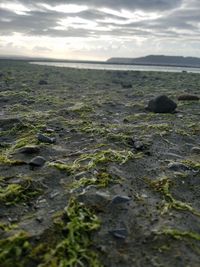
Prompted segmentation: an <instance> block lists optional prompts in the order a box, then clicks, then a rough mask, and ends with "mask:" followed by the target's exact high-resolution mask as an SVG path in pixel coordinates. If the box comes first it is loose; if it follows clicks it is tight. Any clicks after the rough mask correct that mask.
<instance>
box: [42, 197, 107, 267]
mask: <svg viewBox="0 0 200 267" xmlns="http://www.w3.org/2000/svg"><path fill="white" fill-rule="evenodd" d="M63 218H65V219H64V220H63V219H61V220H60V219H58V220H57V221H55V223H56V224H57V225H58V227H59V228H60V229H62V232H63V233H66V234H65V235H63V236H62V238H61V240H60V241H59V242H58V243H57V244H56V246H55V248H53V249H51V250H50V251H49V252H48V253H47V254H46V255H44V262H43V263H41V264H40V265H39V267H54V266H62V267H81V266H93V267H101V266H102V265H101V263H100V262H99V260H98V255H97V253H96V252H94V251H93V250H92V249H91V245H92V242H91V238H90V234H91V233H92V232H93V231H95V230H97V229H99V227H100V221H99V219H98V218H97V216H96V215H94V214H93V213H92V212H91V211H90V210H89V209H88V208H86V207H85V206H84V205H83V204H82V203H79V202H77V201H76V200H75V199H74V198H72V199H71V200H70V202H69V204H68V206H67V208H66V209H65V212H64V214H63ZM65 220H66V222H65Z"/></svg>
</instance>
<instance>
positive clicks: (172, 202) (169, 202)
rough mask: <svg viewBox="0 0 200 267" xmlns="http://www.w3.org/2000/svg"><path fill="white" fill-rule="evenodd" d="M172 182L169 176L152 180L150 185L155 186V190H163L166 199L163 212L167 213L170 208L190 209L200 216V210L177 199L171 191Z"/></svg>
mask: <svg viewBox="0 0 200 267" xmlns="http://www.w3.org/2000/svg"><path fill="white" fill-rule="evenodd" d="M171 184H172V182H171V180H170V179H169V178H168V177H165V176H164V177H161V178H160V179H157V180H155V181H150V185H151V187H152V188H154V190H155V191H158V192H161V193H162V194H163V195H164V197H165V200H166V203H165V204H164V206H163V209H162V212H161V213H162V214H163V213H166V212H167V211H168V210H169V209H170V208H174V209H176V210H182V211H189V212H191V213H193V214H194V215H196V216H199V217H200V212H199V211H197V210H196V209H194V208H193V207H192V206H191V205H189V204H188V203H185V202H182V201H180V200H177V199H175V198H174V197H173V196H172V194H171V192H170V185H171Z"/></svg>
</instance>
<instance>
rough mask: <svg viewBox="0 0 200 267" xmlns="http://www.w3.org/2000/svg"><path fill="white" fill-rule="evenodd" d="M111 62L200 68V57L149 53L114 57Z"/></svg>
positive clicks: (108, 61)
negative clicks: (146, 54)
mask: <svg viewBox="0 0 200 267" xmlns="http://www.w3.org/2000/svg"><path fill="white" fill-rule="evenodd" d="M107 63H110V64H130V65H154V66H155V65H156V66H180V67H196V68H200V58H197V57H182V56H164V55H149V56H146V57H139V58H123V57H119V58H118V57H113V58H110V59H108V60H107Z"/></svg>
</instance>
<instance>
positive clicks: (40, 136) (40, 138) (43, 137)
mask: <svg viewBox="0 0 200 267" xmlns="http://www.w3.org/2000/svg"><path fill="white" fill-rule="evenodd" d="M37 139H38V141H40V142H42V143H49V144H54V143H55V142H56V138H55V137H49V136H46V135H43V134H41V133H39V134H38V135H37Z"/></svg>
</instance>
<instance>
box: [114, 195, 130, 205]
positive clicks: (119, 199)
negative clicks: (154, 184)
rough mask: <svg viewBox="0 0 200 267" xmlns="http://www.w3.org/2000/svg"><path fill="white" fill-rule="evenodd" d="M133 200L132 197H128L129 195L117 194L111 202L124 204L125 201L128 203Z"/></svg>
mask: <svg viewBox="0 0 200 267" xmlns="http://www.w3.org/2000/svg"><path fill="white" fill-rule="evenodd" d="M130 200H131V198H130V197H127V196H119V195H118V196H115V197H114V198H113V199H112V201H111V204H115V205H117V204H123V203H127V202H129V201H130Z"/></svg>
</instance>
